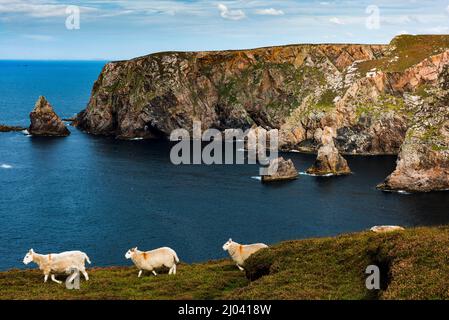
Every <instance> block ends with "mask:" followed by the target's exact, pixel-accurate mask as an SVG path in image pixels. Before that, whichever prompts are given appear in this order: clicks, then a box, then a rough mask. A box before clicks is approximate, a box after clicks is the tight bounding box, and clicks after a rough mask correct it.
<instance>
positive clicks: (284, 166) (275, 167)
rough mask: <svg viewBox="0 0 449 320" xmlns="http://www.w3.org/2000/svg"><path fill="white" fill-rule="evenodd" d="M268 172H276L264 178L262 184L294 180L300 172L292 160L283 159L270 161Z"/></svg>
mask: <svg viewBox="0 0 449 320" xmlns="http://www.w3.org/2000/svg"><path fill="white" fill-rule="evenodd" d="M268 172H275V173H274V174H271V175H266V176H262V182H263V183H267V182H274V181H286V180H294V179H296V178H297V177H298V171H297V170H296V168H295V165H294V164H293V161H292V160H291V159H288V160H285V159H284V158H283V157H280V158H277V159H274V160H271V161H270V165H269V168H268Z"/></svg>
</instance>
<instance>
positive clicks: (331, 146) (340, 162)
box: [307, 127, 351, 176]
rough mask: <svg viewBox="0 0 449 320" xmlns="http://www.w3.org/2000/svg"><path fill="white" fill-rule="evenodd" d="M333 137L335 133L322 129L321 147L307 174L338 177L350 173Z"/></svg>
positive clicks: (328, 128) (327, 128)
mask: <svg viewBox="0 0 449 320" xmlns="http://www.w3.org/2000/svg"><path fill="white" fill-rule="evenodd" d="M335 136H336V132H335V130H334V129H332V128H331V127H326V128H324V130H323V131H322V133H321V147H320V148H319V149H318V156H317V158H316V161H315V163H314V164H313V166H312V167H311V168H309V169H308V170H307V173H308V174H313V175H317V176H326V175H334V176H340V175H346V174H350V173H351V169H349V166H348V162H347V161H346V159H345V158H343V157H342V156H341V155H340V153H339V152H338V149H337V147H335V143H334V138H335Z"/></svg>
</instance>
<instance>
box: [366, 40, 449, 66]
mask: <svg viewBox="0 0 449 320" xmlns="http://www.w3.org/2000/svg"><path fill="white" fill-rule="evenodd" d="M390 46H391V47H392V48H393V50H392V51H391V52H389V53H388V54H387V56H385V57H383V58H380V59H376V60H369V61H364V62H362V63H360V64H359V66H358V68H359V71H360V72H361V73H362V74H365V73H366V72H368V71H370V70H371V69H373V68H375V69H376V70H382V71H385V72H402V71H404V70H406V69H407V68H409V67H411V66H413V65H415V64H417V63H419V62H421V61H423V60H424V59H426V58H428V57H430V56H432V55H436V54H439V53H441V52H443V51H445V50H447V49H448V48H449V36H448V35H401V36H397V37H395V38H394V39H393V40H392V41H391V43H390Z"/></svg>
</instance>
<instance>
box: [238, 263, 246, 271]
mask: <svg viewBox="0 0 449 320" xmlns="http://www.w3.org/2000/svg"><path fill="white" fill-rule="evenodd" d="M237 268H239V270H240V271H245V269H243V268H242V267H241V266H239V265H238V264H237Z"/></svg>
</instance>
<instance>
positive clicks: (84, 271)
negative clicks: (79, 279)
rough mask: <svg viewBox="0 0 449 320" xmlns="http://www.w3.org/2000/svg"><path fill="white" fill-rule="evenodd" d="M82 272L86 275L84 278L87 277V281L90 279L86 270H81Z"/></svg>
mask: <svg viewBox="0 0 449 320" xmlns="http://www.w3.org/2000/svg"><path fill="white" fill-rule="evenodd" d="M81 273H82V274H83V276H84V279H86V281H89V275H88V274H87V272H86V270H81Z"/></svg>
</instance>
